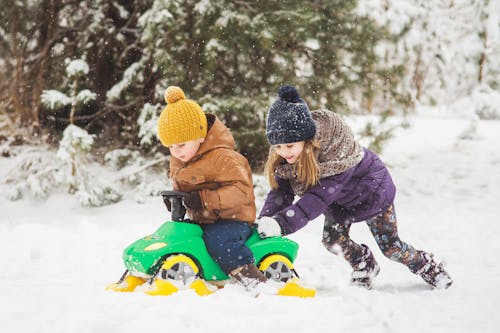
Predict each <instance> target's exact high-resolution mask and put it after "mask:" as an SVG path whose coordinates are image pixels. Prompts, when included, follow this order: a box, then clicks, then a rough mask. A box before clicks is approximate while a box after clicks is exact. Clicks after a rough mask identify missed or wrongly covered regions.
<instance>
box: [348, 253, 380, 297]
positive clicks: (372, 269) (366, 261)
mask: <svg viewBox="0 0 500 333" xmlns="http://www.w3.org/2000/svg"><path fill="white" fill-rule="evenodd" d="M361 246H362V247H363V256H362V257H361V259H360V262H359V263H357V264H355V265H354V266H353V267H352V268H353V269H354V270H353V272H352V275H351V284H352V285H355V286H360V287H364V288H366V289H372V286H373V279H374V278H375V277H376V276H377V275H378V273H379V272H380V267H379V265H378V264H377V261H376V260H375V257H374V256H373V253H372V251H370V249H369V248H368V246H366V245H365V244H361Z"/></svg>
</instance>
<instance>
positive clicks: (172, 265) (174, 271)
mask: <svg viewBox="0 0 500 333" xmlns="http://www.w3.org/2000/svg"><path fill="white" fill-rule="evenodd" d="M199 271H200V269H199V268H198V265H197V264H196V263H195V262H194V261H193V259H191V258H190V257H188V256H186V255H183V254H175V255H172V256H170V257H168V258H167V259H165V260H164V261H163V263H162V264H161V267H160V271H159V272H158V275H157V278H159V279H162V280H174V281H179V282H182V283H183V284H184V285H187V284H189V283H190V282H192V280H194V279H195V278H196V276H197V275H198V273H199Z"/></svg>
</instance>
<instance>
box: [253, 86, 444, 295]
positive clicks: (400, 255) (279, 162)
mask: <svg viewBox="0 0 500 333" xmlns="http://www.w3.org/2000/svg"><path fill="white" fill-rule="evenodd" d="M266 127H267V128H266V135H267V138H268V141H269V143H270V144H271V150H270V153H269V158H268V160H267V162H266V167H265V173H266V176H267V177H268V180H269V182H270V185H271V191H270V192H269V194H268V195H267V198H266V201H265V203H264V206H263V208H262V210H261V213H260V216H259V219H258V220H257V224H258V227H257V228H258V231H259V234H260V235H261V237H272V236H278V235H280V234H281V235H286V234H290V233H293V232H295V231H297V230H299V229H300V228H302V227H304V226H305V225H306V224H307V223H308V222H309V221H311V220H313V219H315V218H316V217H318V216H319V215H320V214H324V216H325V225H324V231H323V244H324V246H325V247H326V248H327V250H328V251H330V252H332V253H334V254H342V255H343V256H344V258H345V259H346V260H347V261H348V262H349V264H350V265H351V266H352V269H353V272H352V278H351V282H352V283H353V284H354V285H359V286H363V287H365V288H368V289H371V287H372V281H373V278H374V277H375V276H376V275H377V274H378V272H379V270H380V268H379V266H378V264H377V261H376V260H375V258H374V256H373V254H372V252H371V251H370V249H369V248H368V247H367V246H366V245H364V244H361V245H359V244H356V243H355V242H354V241H352V240H351V239H350V238H349V229H350V227H351V224H352V223H354V222H359V221H365V222H366V223H367V224H368V227H369V228H370V231H371V232H372V234H373V236H374V237H375V241H376V242H377V244H378V246H379V247H380V249H381V250H382V252H383V253H384V255H385V256H386V257H388V258H389V259H391V260H394V261H397V262H400V263H402V264H403V265H406V266H407V267H408V268H409V269H410V271H411V272H413V273H415V274H418V275H420V276H421V277H422V278H423V279H424V280H425V281H426V282H427V283H428V284H430V285H431V286H433V287H435V288H448V287H449V286H450V285H451V283H452V282H453V281H452V279H451V278H450V276H449V275H448V273H447V272H446V271H445V270H444V265H443V263H436V262H435V261H434V260H433V258H432V254H429V253H427V252H424V251H420V250H417V249H415V248H413V247H412V246H411V245H409V244H407V243H405V242H403V241H401V240H400V239H399V236H398V232H397V221H396V215H395V211H394V204H393V201H394V197H395V193H396V188H395V186H394V184H393V182H392V179H391V176H390V174H389V172H388V170H387V168H386V167H385V165H384V163H383V162H382V161H381V160H380V159H379V158H378V156H377V155H376V154H375V153H373V152H372V151H370V150H368V149H365V148H362V147H361V146H360V145H359V143H358V142H357V141H355V140H354V136H353V132H352V130H351V129H350V128H349V127H348V125H347V124H346V123H345V122H344V121H343V120H342V119H341V118H340V117H339V116H338V115H337V114H335V113H333V112H331V111H326V110H317V111H313V112H310V111H309V108H308V107H307V105H306V103H305V102H304V101H303V100H302V99H301V98H300V96H299V94H298V92H297V90H296V89H295V88H294V87H292V86H284V87H281V88H280V89H279V91H278V99H277V100H276V101H275V102H274V103H273V104H272V105H271V107H270V109H269V113H268V117H267V126H266ZM295 195H298V196H299V197H301V198H300V200H298V201H297V202H296V203H295V204H294V203H293V200H294V196H295Z"/></svg>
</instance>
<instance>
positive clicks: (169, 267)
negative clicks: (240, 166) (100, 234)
mask: <svg viewBox="0 0 500 333" xmlns="http://www.w3.org/2000/svg"><path fill="white" fill-rule="evenodd" d="M161 195H162V197H163V200H164V201H165V202H166V201H167V200H168V201H170V206H171V210H172V221H168V222H165V223H164V224H163V225H162V226H160V228H158V230H156V231H155V232H154V233H153V234H151V235H149V236H146V237H143V238H141V239H139V240H137V241H135V242H133V243H132V244H131V245H130V246H128V247H127V248H126V249H125V250H124V251H123V261H124V263H125V267H126V271H125V273H124V274H123V275H122V277H121V278H120V280H119V281H118V282H117V283H114V284H112V285H110V286H109V287H108V288H107V289H108V290H114V291H127V292H130V291H134V290H142V291H144V292H146V293H148V294H150V295H170V294H172V293H174V292H176V291H178V290H179V289H188V288H191V289H194V290H195V291H196V293H197V294H199V295H208V294H211V293H213V292H214V291H216V290H217V289H218V288H221V287H222V286H223V285H224V282H226V281H227V280H228V279H229V277H228V276H227V275H226V274H225V273H224V272H223V271H222V270H221V268H220V267H219V265H218V264H217V263H216V262H215V261H214V260H213V259H212V257H211V256H210V255H209V254H208V251H207V248H206V247H205V242H204V241H203V237H202V235H203V231H202V229H201V227H200V226H199V225H198V224H196V223H193V222H191V221H190V220H187V219H184V215H185V213H186V209H185V207H184V206H183V204H182V198H183V197H184V196H185V195H186V193H183V192H177V191H163V192H161ZM253 229H254V230H253V233H252V235H251V236H250V237H249V238H248V240H247V241H246V245H247V246H248V247H249V248H250V250H251V251H252V253H253V255H254V258H255V265H256V266H257V267H258V268H259V269H260V270H261V271H262V272H263V273H264V275H265V276H266V277H267V278H268V279H269V280H273V281H275V282H277V283H278V284H279V289H278V291H277V294H279V295H286V296H299V297H313V296H314V294H315V290H314V289H308V288H305V287H303V286H301V285H300V284H299V283H298V282H299V280H298V275H297V272H296V271H295V269H294V267H293V261H294V260H295V258H296V256H297V251H298V247H299V246H298V244H297V243H296V242H294V241H292V240H290V239H287V238H284V237H271V238H265V239H261V238H260V237H259V235H258V233H257V231H256V228H253ZM281 285H282V286H281ZM138 286H141V287H140V288H137V287H138ZM136 288H137V289H136Z"/></svg>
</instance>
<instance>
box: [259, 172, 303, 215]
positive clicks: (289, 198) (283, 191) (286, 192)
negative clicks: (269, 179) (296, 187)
mask: <svg viewBox="0 0 500 333" xmlns="http://www.w3.org/2000/svg"><path fill="white" fill-rule="evenodd" d="M275 179H276V181H277V182H278V188H277V189H272V190H271V192H269V193H268V194H267V197H266V201H265V202H264V206H263V207H262V209H261V211H260V215H259V218H261V217H263V216H273V215H274V214H276V212H278V211H279V210H281V209H283V208H285V207H287V206H289V205H291V204H292V203H293V198H294V197H295V195H294V193H293V190H292V188H291V186H290V183H289V182H288V181H287V180H285V179H281V178H278V177H275Z"/></svg>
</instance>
